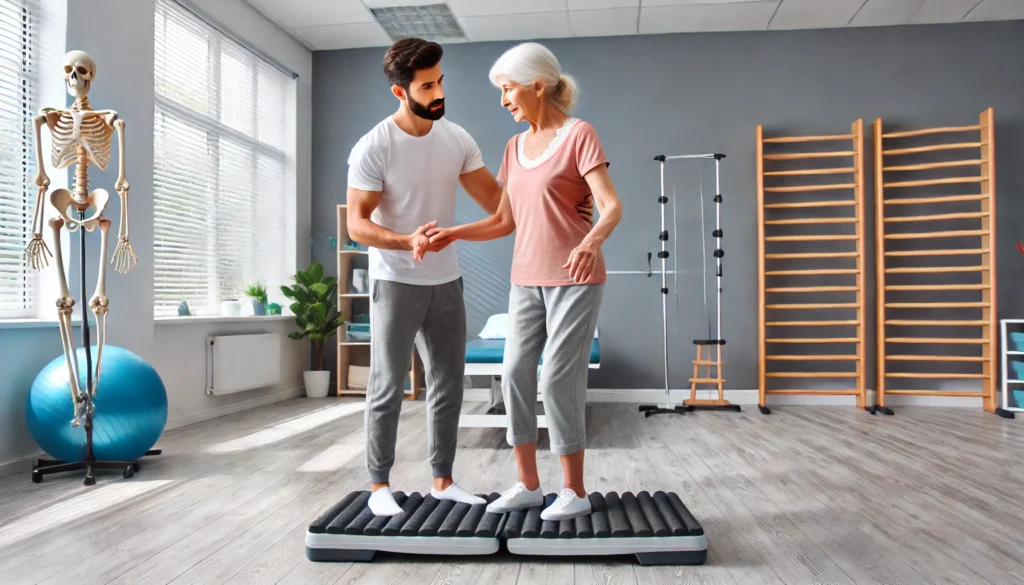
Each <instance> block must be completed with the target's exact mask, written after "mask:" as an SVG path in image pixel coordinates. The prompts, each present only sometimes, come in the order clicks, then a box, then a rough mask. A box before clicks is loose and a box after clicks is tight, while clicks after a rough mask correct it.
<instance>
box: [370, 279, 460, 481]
mask: <svg viewBox="0 0 1024 585" xmlns="http://www.w3.org/2000/svg"><path fill="white" fill-rule="evenodd" d="M414 340H415V345H416V348H417V349H418V350H419V354H420V358H421V359H422V360H423V373H424V376H425V378H426V386H427V457H428V460H429V461H430V466H431V468H432V472H433V475H434V477H449V476H451V474H452V464H453V463H454V461H455V448H456V442H457V440H458V427H459V414H460V412H461V410H462V394H463V374H464V372H465V369H466V307H465V304H464V303H463V298H462V279H461V278H459V279H458V280H453V281H451V282H448V283H445V284H439V285H430V286H427V285H412V284H405V283H400V282H391V281H386V280H374V281H373V284H372V287H371V293H370V345H371V348H370V349H371V351H372V353H371V357H370V374H369V377H368V379H367V383H366V412H365V415H364V422H365V429H366V468H367V470H368V471H369V472H370V482H371V483H387V482H388V476H389V474H390V472H391V467H392V465H394V463H395V443H396V442H397V438H398V415H399V413H400V412H401V409H402V399H403V395H404V392H405V381H406V379H407V378H408V377H409V371H410V369H411V368H412V349H413V343H414Z"/></svg>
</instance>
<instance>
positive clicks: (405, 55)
mask: <svg viewBox="0 0 1024 585" xmlns="http://www.w3.org/2000/svg"><path fill="white" fill-rule="evenodd" d="M442 53H443V51H442V50H441V45H439V44H437V43H435V42H432V41H427V40H424V39H418V38H408V39H401V40H399V41H397V42H395V44H393V45H391V48H390V49H388V52H387V53H385V54H384V75H386V76H387V78H388V81H389V82H390V83H391V85H399V86H401V87H404V88H405V89H407V90H408V89H409V84H411V83H412V78H413V77H415V75H416V71H418V70H420V69H429V68H431V67H433V66H434V65H437V64H438V62H440V61H441V54H442Z"/></svg>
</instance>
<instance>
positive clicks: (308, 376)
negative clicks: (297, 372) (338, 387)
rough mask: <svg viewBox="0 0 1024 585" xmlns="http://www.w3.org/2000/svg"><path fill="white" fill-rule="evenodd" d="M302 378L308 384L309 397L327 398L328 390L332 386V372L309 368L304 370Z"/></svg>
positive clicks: (307, 393)
mask: <svg viewBox="0 0 1024 585" xmlns="http://www.w3.org/2000/svg"><path fill="white" fill-rule="evenodd" d="M302 380H303V382H305V384H306V396H307V397H308V398H327V392H328V391H329V390H330V388H331V372H330V371H327V370H324V371H317V370H309V371H306V372H302Z"/></svg>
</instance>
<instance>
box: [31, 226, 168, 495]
mask: <svg viewBox="0 0 1024 585" xmlns="http://www.w3.org/2000/svg"><path fill="white" fill-rule="evenodd" d="M78 219H79V221H81V220H83V219H85V212H84V211H79V212H78ZM78 233H79V242H78V246H79V252H80V254H79V258H78V267H79V275H81V280H82V298H83V299H84V298H86V296H85V230H84V229H80V230H78ZM102 261H103V259H102V258H101V259H100V262H102ZM83 308H84V307H83ZM86 313H87V312H86V311H84V310H83V311H82V339H83V345H84V347H85V368H86V369H85V378H86V388H88V389H89V392H88V398H87V400H88V401H89V402H90V403H91V402H92V400H93V392H92V387H93V386H92V348H91V346H90V345H89V320H88V317H87V315H86ZM92 411H93V409H92V405H91V404H90V405H89V408H87V409H86V414H85V422H84V423H83V424H82V428H84V429H85V459H84V460H82V461H76V462H74V463H66V462H64V461H53V460H50V459H38V460H36V466H35V468H33V469H32V481H33V482H34V483H40V482H41V481H43V476H44V475H50V474H52V473H62V472H65V471H79V470H82V469H84V470H85V485H95V483H96V476H95V475H93V470H95V469H120V470H122V471H121V475H122V476H123V477H124V478H125V479H128V478H130V477H132V476H133V475H135V472H136V471H138V470H139V462H138V461H97V460H96V455H95V454H94V453H93V452H92ZM160 451H161V450H160V449H151V450H149V451H147V452H146V455H147V456H148V455H159V454H160Z"/></svg>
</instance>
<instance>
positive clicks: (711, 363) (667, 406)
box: [640, 153, 739, 417]
mask: <svg viewBox="0 0 1024 585" xmlns="http://www.w3.org/2000/svg"><path fill="white" fill-rule="evenodd" d="M724 158H725V155H724V154H720V153H710V154H689V155H677V156H665V155H663V154H662V155H658V156H656V157H654V160H656V161H658V162H659V163H660V166H661V195H660V196H659V197H658V203H660V204H661V232H660V233H659V235H658V239H659V240H661V251H660V252H658V258H659V259H661V316H662V360H663V362H664V366H665V403H664V405H641V406H640V412H643V413H644V416H645V417H649V416H651V415H654V414H683V413H686V412H690V411H693V410H697V409H714V410H736V411H738V410H739V406H737V405H734V404H729V402H728V401H726V400H724V398H723V397H722V383H723V382H724V380H723V379H722V361H721V356H722V352H721V346H722V345H725V339H723V338H722V256H724V255H725V252H724V251H723V250H722V246H721V241H722V226H721V218H722V214H721V207H722V191H721V183H720V178H719V167H720V163H721V161H722V159H724ZM695 159H696V160H702V159H703V160H711V159H713V160H714V161H715V198H714V202H715V230H714V232H712V236H714V238H715V252H714V256H715V260H716V265H717V270H716V272H715V276H716V279H717V285H718V286H717V287H716V288H717V289H718V292H717V301H716V303H715V307H716V313H717V334H716V335H715V337H714V338H713V339H695V340H694V345H697V347H698V354H697V359H696V360H694V362H693V363H694V377H693V378H690V383H691V390H690V399H689V400H686V401H684V403H683V404H681V405H676V406H673V405H672V401H671V398H670V395H669V381H668V269H667V263H666V261H667V260H668V257H669V252H668V230H666V229H665V205H666V204H667V203H668V197H666V196H665V163H666V161H670V160H695ZM701 195H702V198H701V210H702V211H701V225H702V226H703V223H704V219H703V215H704V214H703V205H704V201H703V193H701ZM703 235H704V230H703V228H702V229H701V236H702V240H703ZM649 258H650V254H648V259H649ZM701 264H702V266H706V264H705V263H704V262H703V257H702V262H701ZM676 273H677V274H678V270H677V271H676ZM706 274H707V271H706V269H705V279H706ZM705 290H706V283H705ZM705 312H707V294H706V292H705ZM708 329H709V337H710V329H711V327H710V323H709V325H708ZM711 345H717V346H718V348H717V349H718V351H717V352H716V355H717V357H716V358H715V359H713V360H712V359H710V358H711V356H710V352H709V356H708V359H702V354H701V348H702V346H711ZM701 365H704V366H708V367H709V371H710V367H715V366H717V373H716V375H715V377H714V378H712V377H710V374H709V376H708V377H706V378H700V377H698V375H697V370H698V368H699V366H701ZM704 382H711V383H717V384H718V394H719V396H718V400H697V399H696V384H697V383H704Z"/></svg>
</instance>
